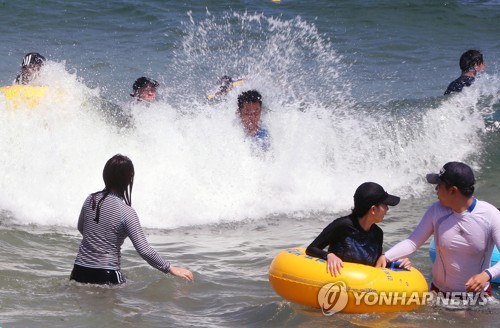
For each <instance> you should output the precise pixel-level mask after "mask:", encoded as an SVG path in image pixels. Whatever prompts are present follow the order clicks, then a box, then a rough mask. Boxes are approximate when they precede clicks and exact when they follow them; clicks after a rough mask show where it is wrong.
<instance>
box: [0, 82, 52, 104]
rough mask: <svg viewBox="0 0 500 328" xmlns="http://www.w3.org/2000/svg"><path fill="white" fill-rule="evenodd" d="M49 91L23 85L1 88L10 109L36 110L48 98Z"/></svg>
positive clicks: (0, 91) (44, 88)
mask: <svg viewBox="0 0 500 328" xmlns="http://www.w3.org/2000/svg"><path fill="white" fill-rule="evenodd" d="M47 91H48V87H37V86H31V85H21V84H19V85H13V86H8V87H1V88H0V94H3V96H4V97H5V99H6V106H7V108H8V109H18V108H23V107H27V108H30V109H32V108H35V107H37V106H38V105H40V101H41V100H42V99H43V98H45V97H46V96H47Z"/></svg>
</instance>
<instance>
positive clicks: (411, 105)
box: [0, 12, 498, 228]
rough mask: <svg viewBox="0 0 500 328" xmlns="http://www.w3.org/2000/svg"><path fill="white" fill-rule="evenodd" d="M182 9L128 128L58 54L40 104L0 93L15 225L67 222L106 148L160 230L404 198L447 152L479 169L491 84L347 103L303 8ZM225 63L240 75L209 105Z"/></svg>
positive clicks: (326, 45)
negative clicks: (255, 103)
mask: <svg viewBox="0 0 500 328" xmlns="http://www.w3.org/2000/svg"><path fill="white" fill-rule="evenodd" d="M188 18H189V19H188V21H187V22H185V23H184V30H183V32H184V33H183V38H182V44H181V47H179V49H178V50H176V52H175V53H174V57H175V60H174V64H173V67H172V68H171V71H172V79H173V80H174V81H175V82H176V83H175V86H174V87H171V88H170V89H167V90H166V91H165V92H164V94H163V96H164V99H163V100H160V101H158V102H157V103H154V104H151V105H150V106H145V105H143V104H121V107H122V108H123V111H125V112H126V113H128V111H130V114H127V115H130V117H131V119H132V124H131V125H130V127H128V128H126V127H125V128H123V127H121V126H116V125H114V124H112V123H110V121H109V120H108V119H106V115H107V114H106V113H104V115H103V111H104V112H106V111H107V109H106V108H104V109H103V108H102V103H100V102H98V101H97V102H96V101H94V100H95V99H96V98H97V99H98V98H99V93H100V92H99V90H98V89H90V88H88V87H86V86H85V83H84V82H83V81H81V80H79V78H78V76H77V75H76V74H71V73H68V72H67V71H66V69H65V67H64V63H50V62H49V63H48V64H47V65H46V67H44V70H43V71H42V73H41V76H40V79H41V80H40V81H41V82H43V84H44V85H48V86H49V87H50V90H52V91H51V94H50V95H51V96H50V97H47V98H45V99H44V100H43V101H42V102H41V103H40V105H39V106H38V108H35V109H33V110H30V109H28V108H20V109H19V110H8V109H7V108H5V107H6V105H5V102H2V99H0V152H1V153H2V157H1V159H0V170H2V171H3V172H4V173H3V178H2V179H1V185H0V208H1V209H3V210H8V211H10V212H12V213H13V214H14V217H15V218H16V220H17V221H19V222H20V223H37V224H43V225H53V224H57V225H71V226H73V225H75V224H76V220H77V217H78V214H79V210H80V207H81V204H82V202H83V200H84V199H85V197H86V196H87V194H88V193H90V192H94V191H96V190H99V189H102V188H103V182H102V178H101V172H102V168H103V166H104V163H105V162H106V160H107V159H108V158H109V157H111V156H112V155H114V154H116V153H122V154H125V155H127V156H129V157H130V158H131V159H132V160H133V162H134V165H135V170H136V175H135V183H134V191H133V197H132V199H133V206H134V208H136V210H137V211H138V213H139V216H140V217H141V221H142V223H143V224H144V225H145V226H149V227H160V228H171V227H177V226H183V225H196V224H207V223H213V222H220V221H224V220H243V219H245V218H263V217H267V216H270V215H273V214H277V213H279V214H290V215H296V214H297V213H300V215H313V214H314V213H317V212H321V211H326V212H334V211H340V210H346V209H347V208H348V207H350V206H351V202H352V194H353V192H354V190H355V189H356V187H357V186H358V185H359V184H360V183H362V182H364V181H369V180H370V181H376V182H379V183H381V184H382V185H384V187H385V188H386V189H387V190H389V191H390V192H397V193H398V194H399V195H401V196H402V197H409V196H414V195H419V194H420V193H421V192H422V191H423V190H424V189H425V188H426V184H425V183H424V181H423V179H422V177H423V176H424V175H425V173H427V172H428V171H435V170H437V169H439V167H441V166H442V165H443V164H444V163H445V162H447V161H449V160H471V159H473V158H474V159H475V160H474V161H472V164H473V165H476V166H477V167H479V166H480V160H476V158H479V157H480V155H481V153H482V151H483V140H482V138H483V136H484V134H485V133H487V132H486V127H485V121H484V115H485V113H486V112H487V111H491V108H492V106H495V104H498V91H495V90H489V89H488V88H486V87H485V85H484V84H483V83H482V82H479V83H477V86H476V85H474V86H472V87H471V88H468V90H465V91H464V92H463V93H462V94H459V95H456V96H454V97H449V98H443V99H431V100H425V101H416V102H401V101H398V100H394V101H393V102H392V103H387V104H370V103H356V102H355V101H354V100H353V99H352V98H351V97H350V91H349V90H350V84H349V81H348V80H347V78H345V75H344V72H345V69H347V67H346V65H344V64H343V62H342V58H341V57H340V56H338V55H337V54H336V52H335V49H334V45H333V44H332V43H331V42H330V41H329V39H328V38H326V37H324V36H322V35H321V34H320V33H319V32H318V31H317V29H316V28H315V26H314V25H313V24H311V23H307V22H305V21H303V20H302V19H301V18H300V17H297V18H295V19H292V20H282V19H280V18H276V17H266V16H264V15H262V14H249V13H243V14H239V13H234V12H229V13H225V14H222V15H221V16H214V15H212V14H211V13H209V12H207V14H206V18H205V19H204V20H202V21H196V20H195V19H194V18H193V17H192V16H189V17H188ZM224 74H229V75H233V76H243V77H245V82H244V84H243V85H242V86H238V87H236V88H235V89H234V90H233V91H232V92H231V93H230V94H229V95H228V96H227V98H226V99H225V100H224V101H222V102H219V103H216V104H210V103H208V102H207V101H206V93H207V92H208V91H209V90H210V89H211V88H212V87H213V86H214V82H215V81H216V80H217V78H218V77H220V76H221V75H224ZM246 89H258V90H259V91H261V93H262V94H263V102H264V104H263V105H264V108H265V115H264V116H263V123H264V125H265V126H266V127H267V128H268V130H269V131H270V135H271V140H272V141H271V142H272V147H271V150H270V151H269V152H268V153H267V154H259V155H258V156H256V154H255V153H253V152H252V147H251V143H250V142H249V141H248V140H246V139H245V137H244V134H243V132H242V129H241V127H240V126H239V124H238V122H237V120H236V116H235V107H236V98H237V95H238V93H239V92H240V91H242V90H246ZM485 96H486V97H489V98H488V99H489V100H488V101H486V102H487V103H486V104H485V103H484V102H485V101H484V99H485ZM0 98H1V97H0ZM492 98H493V99H492Z"/></svg>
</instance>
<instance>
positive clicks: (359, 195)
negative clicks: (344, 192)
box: [354, 182, 400, 213]
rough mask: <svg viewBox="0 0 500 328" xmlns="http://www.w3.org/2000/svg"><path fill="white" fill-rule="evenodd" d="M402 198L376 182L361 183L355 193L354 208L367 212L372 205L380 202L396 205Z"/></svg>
mask: <svg viewBox="0 0 500 328" xmlns="http://www.w3.org/2000/svg"><path fill="white" fill-rule="evenodd" d="M399 201H400V198H399V197H398V196H393V195H390V194H388V193H387V191H385V190H384V188H382V186H381V185H379V184H378V183H375V182H365V183H363V184H361V185H360V186H359V187H358V189H356V192H355V193H354V208H356V209H359V210H360V212H361V213H366V211H368V209H370V207H372V206H373V205H378V204H387V205H390V206H396V205H398V204H399Z"/></svg>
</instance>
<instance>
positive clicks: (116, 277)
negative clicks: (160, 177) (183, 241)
mask: <svg viewBox="0 0 500 328" xmlns="http://www.w3.org/2000/svg"><path fill="white" fill-rule="evenodd" d="M102 175H103V179H104V184H105V186H106V187H105V188H104V190H102V191H98V192H95V193H93V194H90V195H89V196H88V197H87V199H86V200H85V202H84V203H83V206H82V210H81V212H80V218H79V219H78V230H79V231H80V233H81V234H82V236H83V239H82V242H81V244H80V249H79V250H78V254H77V256H76V260H75V265H74V267H73V271H72V272H71V277H70V279H71V280H76V281H78V282H82V283H90V284H121V283H124V282H125V277H124V276H123V275H122V273H121V272H120V249H121V246H122V244H123V241H124V240H125V238H127V237H129V238H130V240H131V241H132V244H133V245H134V247H135V249H136V250H137V252H138V253H139V255H141V257H142V258H143V259H144V260H145V261H146V262H148V263H149V264H150V265H151V266H152V267H154V268H156V269H158V270H160V271H161V272H164V273H170V274H172V275H174V276H177V277H181V278H184V279H186V280H188V281H193V274H192V273H191V271H189V270H187V269H184V268H180V267H175V266H172V265H170V262H168V261H166V260H164V259H163V258H162V257H161V256H160V255H159V254H158V253H157V252H156V251H155V250H154V249H153V248H152V247H151V246H150V245H149V243H148V241H147V240H146V237H145V236H144V232H143V230H142V227H141V223H140V222H139V218H138V216H137V213H136V212H135V210H134V209H133V208H132V207H131V205H132V198H131V197H132V185H133V181H134V165H133V164H132V161H131V160H130V159H129V158H128V157H126V156H123V155H120V154H117V155H115V156H113V157H111V158H110V159H109V160H108V161H107V162H106V165H105V166H104V170H103V173H102Z"/></svg>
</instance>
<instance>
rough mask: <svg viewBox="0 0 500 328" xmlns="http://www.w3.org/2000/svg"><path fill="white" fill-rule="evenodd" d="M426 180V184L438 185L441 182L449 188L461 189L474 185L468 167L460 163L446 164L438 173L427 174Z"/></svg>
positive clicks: (470, 170) (472, 175)
mask: <svg viewBox="0 0 500 328" xmlns="http://www.w3.org/2000/svg"><path fill="white" fill-rule="evenodd" d="M426 178H427V182H429V183H432V184H438V183H439V181H443V182H444V183H446V184H448V185H450V186H457V187H462V188H468V187H472V186H473V185H474V184H475V183H476V179H474V173H473V172H472V169H471V168H470V166H468V165H467V164H464V163H461V162H448V163H446V164H445V165H444V166H443V168H442V169H441V170H440V171H439V173H429V174H427V176H426Z"/></svg>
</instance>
